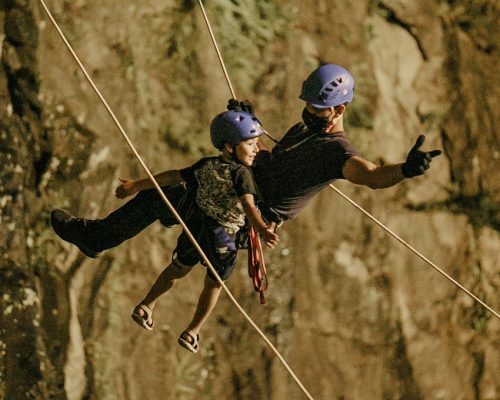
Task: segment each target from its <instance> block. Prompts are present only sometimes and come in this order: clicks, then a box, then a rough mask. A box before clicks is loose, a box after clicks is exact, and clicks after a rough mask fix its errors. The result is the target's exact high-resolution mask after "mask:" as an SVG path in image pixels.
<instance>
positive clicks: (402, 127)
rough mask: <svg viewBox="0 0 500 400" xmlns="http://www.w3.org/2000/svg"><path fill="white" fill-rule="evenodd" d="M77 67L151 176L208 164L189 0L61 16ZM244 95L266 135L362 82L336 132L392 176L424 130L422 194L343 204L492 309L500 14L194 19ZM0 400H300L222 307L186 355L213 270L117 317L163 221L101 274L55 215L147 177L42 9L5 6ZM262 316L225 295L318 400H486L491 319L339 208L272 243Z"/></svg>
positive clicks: (145, 267) (416, 186) (445, 9)
mask: <svg viewBox="0 0 500 400" xmlns="http://www.w3.org/2000/svg"><path fill="white" fill-rule="evenodd" d="M48 6H49V7H50V9H51V10H52V12H53V13H54V16H55V17H56V20H57V21H58V22H59V23H60V24H61V28H62V29H63V31H64V32H65V33H66V35H67V36H68V39H69V41H70V42H71V44H72V45H73V46H74V48H75V50H76V52H77V54H78V55H79V57H80V59H81V60H82V62H83V64H84V65H85V67H86V69H87V71H88V72H89V74H90V75H91V76H92V78H93V79H94V80H95V83H96V85H97V87H98V88H99V89H100V90H101V91H102V93H103V95H104V97H105V98H106V99H107V101H108V103H109V105H110V107H111V108H112V109H113V111H114V112H115V113H116V115H117V118H118V119H119V120H120V122H121V123H122V125H123V127H124V129H125V130H126V131H127V133H128V134H129V135H130V138H131V140H132V142H133V143H134V144H135V145H136V146H137V149H138V151H139V152H140V154H141V155H142V156H143V157H144V160H145V162H146V164H148V166H149V167H150V168H151V170H152V171H154V172H156V171H160V170H163V169H167V168H170V167H176V168H178V167H181V166H186V165H189V164H190V163H192V162H193V161H194V160H196V159H197V158H198V157H199V156H200V155H203V154H209V153H211V152H212V149H211V148H210V144H209V138H208V135H207V127H208V125H209V122H210V119H211V117H212V116H213V115H214V114H215V113H217V112H219V111H221V110H223V109H224V107H225V103H226V101H227V98H229V97H230V92H229V90H228V86H227V83H226V81H225V79H224V76H223V74H222V72H221V68H220V65H219V61H218V59H217V57H216V54H215V51H214V50H213V46H212V43H211V41H210V38H209V36H208V34H207V31H206V26H205V23H204V21H203V19H202V16H201V13H200V10H199V8H198V5H197V3H196V2H194V1H182V2H174V1H164V2H157V1H144V2H141V3H130V4H129V3H127V2H118V1H114V0H111V1H107V2H97V1H79V0H77V1H73V2H66V1H59V0H58V1H52V2H50V3H49V4H48ZM206 8H207V13H208V15H209V17H210V19H211V22H212V24H213V28H214V31H215V34H216V36H217V38H218V40H219V45H220V48H221V52H222V54H223V56H224V60H225V62H226V67H227V69H228V71H229V75H230V78H231V80H232V84H233V85H234V90H235V92H236V94H237V96H238V97H240V98H243V97H244V98H250V99H251V100H252V101H254V103H255V105H256V107H257V112H258V114H259V117H260V119H261V120H262V121H263V122H264V124H265V126H266V128H267V129H268V130H269V131H270V132H272V133H273V135H275V136H277V137H279V136H281V134H282V133H283V132H284V131H285V130H286V129H287V128H288V127H289V126H290V125H291V124H292V123H294V122H296V120H297V119H298V118H299V116H300V112H301V107H302V105H301V103H300V101H299V100H298V99H297V93H298V90H299V88H300V85H301V83H302V80H303V79H304V77H305V76H306V74H307V73H308V72H309V71H310V70H311V69H312V68H314V67H315V66H317V65H318V63H320V62H335V63H339V64H342V65H345V66H346V67H348V68H349V69H350V70H351V71H352V73H353V75H354V76H355V79H356V96H355V101H354V102H353V103H352V105H351V106H350V107H349V111H348V115H347V119H348V120H347V127H348V132H349V135H350V137H351V139H352V141H353V143H354V144H355V145H356V147H357V148H358V149H359V150H360V151H361V152H362V154H363V155H364V156H365V158H367V159H371V160H373V161H376V162H384V163H390V162H399V161H401V160H403V159H404V157H405V155H406V152H407V151H408V149H409V148H410V147H411V145H412V144H413V142H414V140H415V139H416V137H417V135H418V134H419V133H421V132H424V133H426V143H425V146H428V147H429V148H442V149H443V150H444V154H443V155H442V156H441V157H439V158H438V159H436V160H435V161H434V162H433V165H432V168H431V170H430V171H429V173H427V174H426V175H425V176H424V177H419V178H416V179H412V180H409V181H405V182H403V183H402V184H400V185H398V186H396V187H394V188H390V189H387V190H383V191H376V192H375V191H372V190H370V189H367V188H362V187H356V186H354V185H351V184H348V183H344V182H339V183H338V184H336V186H337V187H338V188H340V189H341V190H342V191H343V192H345V193H346V194H348V195H349V196H350V197H351V198H353V199H354V200H355V201H357V202H358V203H359V204H360V205H361V206H363V207H364V208H365V209H366V210H368V211H369V212H370V213H372V214H373V215H375V216H376V217H377V218H378V219H379V220H381V221H382V222H384V223H385V224H386V225H387V226H388V227H389V228H390V229H392V230H393V231H394V232H396V233H397V234H399V235H400V236H401V237H402V238H403V239H404V240H406V241H407V242H409V243H411V245H412V246H414V247H415V248H416V249H418V250H419V251H420V252H422V253H423V254H424V255H426V256H427V257H428V258H429V259H431V260H432V261H433V262H435V263H436V264H437V265H438V266H439V267H441V268H442V269H443V270H444V271H446V272H447V273H448V274H450V275H451V276H452V277H453V278H454V279H456V280H457V281H459V282H460V283H461V284H463V285H464V286H465V287H467V288H468V289H470V290H471V291H472V292H473V293H474V294H476V295H477V296H479V297H480V298H481V299H483V300H484V301H485V302H487V303H488V304H489V305H491V306H492V307H494V308H495V309H497V310H498V309H499V308H500V299H499V297H498V293H499V286H500V282H499V275H498V274H499V265H498V256H497V255H498V254H499V253H500V236H499V233H498V232H499V226H500V225H499V208H498V204H499V202H498V200H499V185H500V183H499V182H500V180H499V179H498V173H497V172H496V169H497V165H498V157H499V155H498V151H499V150H498V143H499V141H498V132H497V126H498V112H496V110H497V109H498V98H499V96H498V83H497V79H495V78H496V75H495V74H496V70H497V69H498V68H496V66H497V65H498V43H497V42H496V39H495V38H496V37H498V24H497V22H496V19H497V17H496V16H497V15H498V6H497V4H496V3H495V2H493V1H488V0H481V1H474V2H472V1H465V0H464V1H447V2H443V1H435V0H424V1H420V2H412V1H404V0H394V1H392V0H391V1H376V2H368V1H361V2H341V1H330V2H326V1H318V0H301V1H276V2H268V1H260V0H253V1H248V2H239V1H231V2H225V1H210V2H208V1H207V4H206ZM0 22H1V23H2V26H3V30H2V32H0V40H1V51H2V53H1V54H2V59H1V61H2V63H1V66H2V68H1V69H0V146H1V152H0V158H1V160H2V163H1V165H2V167H3V168H2V170H1V171H0V174H1V179H0V221H1V226H2V232H3V233H2V235H0V255H1V261H0V289H1V291H0V296H2V297H1V298H2V301H1V303H0V304H1V306H0V398H5V399H9V400H10V399H24V398H34V399H71V400H72V399H83V398H86V399H199V398H203V399H248V398H252V399H273V400H274V399H275V400H280V399H286V398H301V397H302V394H301V392H300V390H299V389H298V387H297V386H296V385H295V384H294V382H293V381H292V380H291V378H290V377H289V375H288V374H287V373H286V371H285V369H284V368H283V367H282V365H281V364H280V362H279V361H278V360H277V359H276V358H275V357H273V355H272V353H271V352H269V351H268V350H267V348H266V347H265V345H264V343H263V342H262V341H261V340H260V339H259V337H258V336H257V334H256V333H255V332H254V331H253V329H252V328H251V327H250V326H249V325H248V324H247V323H246V322H245V321H244V320H243V318H242V317H241V316H240V314H239V313H238V312H237V311H236V309H235V308H234V306H233V305H232V303H231V302H230V301H229V299H228V298H227V296H224V295H223V296H222V297H221V300H220V302H219V304H218V306H217V308H216V311H215V312H214V315H213V317H212V319H211V320H210V321H209V322H208V324H207V326H206V329H205V330H204V331H203V332H202V335H201V336H202V351H201V352H200V354H198V355H197V356H191V355H190V354H188V353H186V352H185V351H183V350H182V349H180V348H179V347H178V346H177V344H176V340H177V336H178V334H179V333H180V331H181V330H182V329H184V327H185V324H186V323H187V319H188V317H189V315H190V314H191V312H193V310H194V304H195V302H196V300H197V296H198V291H199V290H200V288H201V282H202V279H203V274H204V271H203V270H202V268H198V269H195V270H194V271H193V272H192V273H191V274H190V275H189V276H188V277H186V278H185V279H184V280H183V281H182V282H180V283H179V284H178V285H177V286H176V287H175V288H174V289H173V290H172V292H171V293H169V294H168V295H167V296H165V298H163V299H161V300H160V303H159V306H158V308H157V311H156V312H155V322H156V328H155V330H154V331H153V332H152V333H151V334H147V333H146V332H143V331H141V330H140V329H139V328H138V327H137V326H135V325H134V324H133V323H132V322H131V320H130V312H131V311H132V309H133V307H134V305H135V304H136V302H137V301H138V300H139V299H140V298H142V296H143V295H144V293H145V291H146V290H147V288H148V287H149V285H150V284H151V283H152V281H153V280H154V279H155V277H156V276H157V274H158V273H159V272H160V271H161V270H162V269H163V267H164V266H165V265H166V264H167V263H168V262H169V260H170V256H171V250H172V249H173V248H174V246H175V240H176V236H177V234H178V233H179V230H178V228H174V229H171V230H166V229H165V228H163V227H162V226H160V225H158V226H156V225H153V226H151V227H150V228H149V229H148V230H146V231H145V232H143V233H141V234H140V235H139V236H137V237H136V238H134V239H132V240H131V241H129V242H128V243H125V244H123V245H122V246H120V247H119V248H117V249H113V250H111V251H108V252H107V253H105V254H104V255H103V256H102V257H100V258H99V259H97V260H91V259H87V258H85V257H84V256H83V255H81V254H80V253H79V252H78V250H77V249H76V248H74V247H72V246H69V245H67V244H66V243H62V242H61V241H60V240H58V239H57V238H56V237H55V235H54V234H53V232H52V231H51V229H50V228H49V220H48V218H49V213H50V210H51V209H52V208H54V207H64V208H68V209H70V210H71V211H73V212H75V213H77V214H79V215H84V216H87V217H91V218H93V217H99V216H103V215H106V214H107V213H108V212H110V211H111V210H113V209H115V208H116V207H118V206H119V205H121V204H122V203H121V202H120V201H118V200H117V199H115V198H114V197H113V190H114V186H115V185H116V183H117V178H118V177H132V178H136V177H139V176H143V175H144V172H143V171H142V170H141V168H140V167H139V165H138V163H136V162H135V160H134V159H133V158H132V157H131V156H130V152H129V149H128V148H127V146H126V144H125V143H124V142H123V141H122V139H121V136H120V134H119V132H118V131H117V129H116V127H115V126H114V124H113V123H112V121H111V119H110V118H109V115H108V114H107V113H106V111H105V110H104V108H103V107H102V105H101V104H100V103H99V101H98V99H97V97H96V95H95V93H94V92H93V90H92V89H91V87H90V86H89V84H88V82H87V81H86V80H85V78H84V77H83V75H82V74H81V72H80V71H79V69H78V67H77V66H76V64H75V63H74V61H73V59H72V58H71V56H70V54H69V53H68V51H67V50H66V49H65V47H64V46H63V43H62V42H61V40H60V38H59V37H58V36H57V34H56V32H55V30H54V29H53V27H52V26H51V25H50V23H49V21H48V20H47V18H46V17H45V15H44V13H43V10H42V9H41V7H40V6H39V4H38V3H37V2H36V1H24V0H23V1H21V0H9V1H5V2H4V3H2V5H1V6H0ZM280 233H281V244H280V247H279V249H277V250H275V251H274V252H269V253H267V260H268V269H269V274H270V279H271V282H270V283H271V286H270V289H269V291H268V294H267V299H268V303H267V304H266V305H265V306H261V305H260V304H259V302H258V298H257V295H256V294H255V293H254V292H253V291H252V288H251V284H250V281H249V279H248V278H247V277H246V269H245V266H244V262H245V260H244V259H245V254H244V253H242V257H241V259H242V261H241V265H240V267H239V269H238V270H237V271H235V273H234V275H233V276H232V278H231V279H230V280H229V282H228V285H229V288H230V289H231V291H232V292H233V293H234V294H235V296H236V298H237V299H238V300H239V301H240V302H241V304H242V306H243V307H244V308H245V309H246V310H248V311H249V314H250V315H251V316H252V318H254V319H255V321H256V322H257V324H258V325H259V326H260V327H261V328H262V329H263V330H264V331H265V333H266V334H267V335H268V336H269V338H270V340H272V342H273V343H275V344H276V346H277V348H278V349H279V351H280V352H281V353H282V354H283V356H284V357H285V359H286V360H287V361H288V362H289V364H290V366H291V367H292V369H293V370H294V372H295V373H296V374H297V376H298V377H299V379H300V380H301V381H302V382H303V383H304V385H305V386H306V387H307V389H308V390H309V391H310V393H311V394H312V396H313V397H314V398H315V399H332V398H338V399H341V398H344V399H367V398H369V399H467V400H468V399H482V400H486V399H496V398H498V397H500V386H499V384H498V379H497V378H496V377H497V376H498V374H499V372H500V371H499V367H498V366H499V365H500V352H499V350H498V340H499V338H500V323H499V321H498V320H497V319H496V318H494V317H492V315H491V314H490V313H488V312H487V311H485V310H484V308H482V307H480V306H479V305H477V304H476V303H474V302H473V301H472V300H471V299H470V297H468V296H467V295H465V294H464V293H463V292H462V291H461V290H459V289H457V287H456V286H454V285H453V284H452V283H451V282H449V281H448V280H447V279H445V278H444V277H443V276H442V275H441V274H439V273H437V272H436V271H435V270H433V269H432V268H430V267H429V265H428V264H426V263H425V262H423V261H422V260H421V259H420V258H418V257H417V256H416V255H415V254H413V253H412V252H410V251H409V250H408V249H407V248H405V247H404V246H402V245H401V244H400V243H399V242H397V241H395V240H394V239H393V238H391V237H390V236H388V235H387V234H386V233H384V232H383V231H382V230H381V229H380V228H379V227H377V226H376V225H375V224H374V223H373V222H372V221H370V220H369V219H368V218H367V217H365V216H364V215H362V214H361V213H359V211H357V210H356V209H355V208H353V207H352V206H350V205H349V204H347V203H346V202H345V201H344V200H343V199H342V198H341V197H339V196H338V195H337V194H335V193H334V192H333V191H331V190H327V191H325V193H322V194H321V195H320V196H318V198H317V199H316V200H315V201H314V202H313V204H312V205H311V206H309V208H308V209H306V210H305V211H304V212H303V214H301V215H300V216H299V218H298V219H297V220H295V221H289V222H287V223H286V224H285V225H284V227H283V228H281V231H280Z"/></svg>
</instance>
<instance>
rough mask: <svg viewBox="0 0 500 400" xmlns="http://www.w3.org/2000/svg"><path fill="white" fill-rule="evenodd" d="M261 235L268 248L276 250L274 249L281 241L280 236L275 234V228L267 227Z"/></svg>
mask: <svg viewBox="0 0 500 400" xmlns="http://www.w3.org/2000/svg"><path fill="white" fill-rule="evenodd" d="M260 235H261V236H262V239H263V240H264V243H265V244H266V246H267V247H269V248H271V249H274V247H275V246H276V245H277V244H278V242H279V241H280V238H279V236H278V235H277V234H276V233H274V228H272V227H267V228H266V229H265V230H263V231H262V232H260Z"/></svg>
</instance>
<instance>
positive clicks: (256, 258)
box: [248, 226, 269, 304]
mask: <svg viewBox="0 0 500 400" xmlns="http://www.w3.org/2000/svg"><path fill="white" fill-rule="evenodd" d="M248 276H250V278H252V282H253V288H254V289H255V291H256V292H258V293H259V295H260V303H261V304H266V298H265V297H264V291H265V290H266V289H267V287H268V285H269V284H268V280H267V271H266V262H265V261H264V253H263V251H262V243H261V241H260V236H259V234H258V233H257V232H256V231H255V229H254V228H253V226H250V229H249V230H248Z"/></svg>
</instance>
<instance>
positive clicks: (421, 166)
mask: <svg viewBox="0 0 500 400" xmlns="http://www.w3.org/2000/svg"><path fill="white" fill-rule="evenodd" d="M424 141H425V136H424V135H420V136H419V137H418V139H417V141H416V143H415V144H414V145H413V147H412V148H411V150H410V152H409V153H408V156H407V157H406V162H405V163H404V164H403V166H402V167H401V171H402V172H403V175H404V176H405V177H407V178H413V177H414V176H417V175H423V174H424V173H425V170H426V169H429V167H430V164H431V161H432V159H433V158H434V157H437V156H438V155H440V154H441V150H431V151H421V150H419V149H420V146H422V144H423V143H424Z"/></svg>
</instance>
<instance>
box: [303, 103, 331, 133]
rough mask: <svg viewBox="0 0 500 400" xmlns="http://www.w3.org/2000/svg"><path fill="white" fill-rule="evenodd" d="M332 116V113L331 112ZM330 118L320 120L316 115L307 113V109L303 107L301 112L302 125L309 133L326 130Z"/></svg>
mask: <svg viewBox="0 0 500 400" xmlns="http://www.w3.org/2000/svg"><path fill="white" fill-rule="evenodd" d="M332 114H333V112H332ZM330 117H331V115H330V116H329V117H328V118H326V119H325V118H320V117H318V116H317V115H314V114H313V113H311V112H309V110H308V109H307V108H305V107H304V111H302V120H303V121H304V124H306V126H307V128H308V129H309V130H310V131H323V130H325V129H326V127H327V126H328V124H329V123H330Z"/></svg>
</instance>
